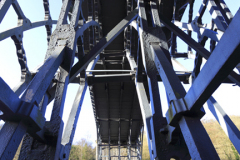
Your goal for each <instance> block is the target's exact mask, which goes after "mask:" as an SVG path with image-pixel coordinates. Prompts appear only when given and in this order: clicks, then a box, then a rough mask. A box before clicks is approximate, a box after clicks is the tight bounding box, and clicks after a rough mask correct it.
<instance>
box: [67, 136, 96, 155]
mask: <svg viewBox="0 0 240 160" xmlns="http://www.w3.org/2000/svg"><path fill="white" fill-rule="evenodd" d="M95 159H96V148H93V147H92V144H91V143H90V142H88V141H87V140H86V139H81V140H80V141H79V142H78V143H77V145H73V146H72V149H71V152H70V156H69V160H95Z"/></svg>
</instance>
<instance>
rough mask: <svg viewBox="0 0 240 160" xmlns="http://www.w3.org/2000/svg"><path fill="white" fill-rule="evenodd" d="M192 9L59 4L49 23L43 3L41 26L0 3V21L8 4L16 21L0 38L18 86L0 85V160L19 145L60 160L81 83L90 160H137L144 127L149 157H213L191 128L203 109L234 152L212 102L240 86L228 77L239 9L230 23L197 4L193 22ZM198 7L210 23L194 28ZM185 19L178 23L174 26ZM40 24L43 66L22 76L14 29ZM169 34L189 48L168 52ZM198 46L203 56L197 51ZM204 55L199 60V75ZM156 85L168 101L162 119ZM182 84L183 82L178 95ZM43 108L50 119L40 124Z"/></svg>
mask: <svg viewBox="0 0 240 160" xmlns="http://www.w3.org/2000/svg"><path fill="white" fill-rule="evenodd" d="M194 2H195V0H125V1H124V0H115V1H112V0H63V2H62V9H61V12H60V15H59V19H58V20H52V19H51V14H50V10H49V2H48V0H43V5H44V9H45V18H44V20H43V21H38V22H31V21H30V20H29V19H28V18H27V17H26V16H25V15H24V12H23V11H22V9H21V7H20V6H19V4H18V1H17V0H0V22H1V21H2V20H3V18H4V16H5V14H6V13H7V11H8V9H9V7H10V6H13V8H14V10H15V11H16V13H17V15H18V25H17V27H15V28H12V29H9V30H6V31H4V32H1V33H0V40H1V41H2V40H4V39H6V38H9V37H11V38H12V40H13V41H14V44H15V46H16V50H17V57H18V61H19V64H20V67H21V81H20V83H19V84H18V85H17V86H15V87H14V88H13V89H11V88H10V87H9V86H8V85H7V83H6V82H5V81H4V80H3V79H2V78H0V85H1V87H0V112H1V114H0V119H2V120H4V121H5V124H4V126H3V128H2V129H1V130H0V142H1V145H0V159H13V157H14V155H15V153H16V151H17V148H18V146H19V145H20V143H21V141H22V144H21V152H20V156H19V159H55V160H58V159H68V157H69V154H70V150H71V145H72V141H73V137H74V133H75V129H76V125H77V121H78V117H79V114H80V111H81V106H82V103H83V100H84V95H85V92H86V89H87V87H88V86H89V90H90V94H91V100H92V107H93V110H94V117H95V122H96V128H97V151H96V152H97V153H96V157H97V159H99V160H102V159H109V160H110V159H121V158H126V159H129V160H130V159H141V157H142V153H141V152H142V139H143V138H142V136H143V128H144V127H143V125H144V126H145V129H146V133H147V140H148V148H149V153H150V158H151V160H155V159H156V160H157V159H166V160H167V159H170V158H175V159H198V160H200V159H214V160H215V159H219V156H218V154H217V152H216V150H215V148H214V147H213V144H212V142H211V140H210V138H209V136H208V134H207V132H206V131H205V129H204V127H203V125H202V124H201V122H200V119H201V118H202V117H203V115H204V114H205V111H204V109H203V107H202V106H203V104H204V103H205V102H207V104H208V107H209V109H210V111H211V112H212V113H213V115H214V116H215V117H216V119H217V121H218V122H219V124H220V125H221V126H222V128H223V130H224V132H225V133H226V135H227V136H228V137H229V139H230V140H231V141H232V143H233V145H234V146H235V148H236V150H237V151H238V152H239V153H240V145H239V139H240V137H239V136H240V132H239V130H238V129H237V127H236V126H235V125H234V123H233V122H232V121H231V120H230V118H229V117H228V115H227V114H226V113H225V111H224V110H223V109H222V108H221V106H220V105H219V104H218V103H217V102H216V100H215V99H214V98H213V97H212V94H213V92H214V91H215V90H216V89H217V88H218V87H219V86H220V85H221V84H222V83H232V84H236V85H238V86H239V85H240V76H239V74H238V73H236V72H234V71H233V69H234V68H235V67H236V66H237V68H239V67H238V64H239V61H240V54H239V51H240V36H239V35H240V28H239V25H238V24H239V23H240V11H238V12H237V13H236V14H235V16H233V15H232V14H231V11H230V10H229V8H228V7H227V5H226V4H225V2H224V0H203V1H202V5H201V6H198V7H199V8H200V9H199V12H198V14H197V16H196V17H193V5H194ZM187 6H189V11H187V10H186V8H187ZM207 10H208V11H209V13H210V15H211V16H212V17H211V19H212V21H211V23H210V24H203V23H202V17H203V14H204V12H208V11H207ZM184 12H188V16H189V20H188V22H187V23H185V22H181V19H182V16H183V13H184ZM53 24H56V29H55V30H54V31H53V32H52V30H51V29H52V25H53ZM41 26H45V27H46V32H47V40H48V50H47V53H46V55H45V60H44V63H43V64H42V65H41V66H40V67H39V68H38V69H37V72H36V73H31V72H30V71H29V69H28V66H27V60H26V53H25V51H24V48H23V32H24V31H27V30H29V29H33V28H36V27H41ZM183 30H186V31H187V33H185V32H184V31H183ZM192 32H196V33H197V35H198V40H197V41H196V40H194V39H193V38H191V36H192ZM177 37H179V38H180V39H182V40H183V41H184V42H185V43H186V44H187V45H188V46H189V47H188V48H187V51H186V52H185V53H179V52H178V51H177V48H178V47H177V40H176V38H177ZM207 39H210V40H211V41H210V43H211V47H210V51H208V50H207V49H206V48H205V47H204V45H205V43H206V42H207ZM192 50H195V51H196V54H194V53H193V51H192ZM74 58H77V59H78V62H77V63H76V64H74V63H73V62H74ZM178 58H190V59H195V64H194V68H193V70H192V71H188V70H186V69H185V68H184V67H183V65H182V64H180V62H179V61H178V60H177V59H178ZM203 58H205V59H206V60H207V61H206V63H205V64H204V66H203V67H202V68H201V66H202V59H203ZM73 64H74V65H73ZM173 64H177V65H178V66H179V68H177V69H178V71H176V70H174V68H173ZM179 70H180V72H179ZM159 82H161V83H163V84H164V87H165V91H166V94H167V99H168V105H169V107H168V111H167V113H166V115H165V116H163V113H162V106H161V101H160V94H159V87H158V83H159ZM182 82H183V83H188V84H191V87H190V89H189V90H188V91H187V92H186V91H185V89H184V87H183V84H182ZM69 83H77V84H79V89H78V92H77V94H76V97H75V100H74V103H73V105H72V108H71V112H70V116H69V119H68V122H67V123H66V124H65V125H66V127H65V130H63V128H64V126H63V121H62V115H63V109H64V102H65V97H66V91H67V86H68V84H69ZM51 101H54V104H53V109H52V114H51V120H50V121H46V120H45V112H46V108H47V107H48V104H49V103H50V102H51ZM124 149H125V150H126V151H127V152H126V154H122V150H124ZM113 150H114V152H113ZM116 153H118V154H116Z"/></svg>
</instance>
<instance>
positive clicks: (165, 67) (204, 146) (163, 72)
mask: <svg viewBox="0 0 240 160" xmlns="http://www.w3.org/2000/svg"><path fill="white" fill-rule="evenodd" d="M151 48H152V54H153V57H154V60H155V64H156V66H158V72H159V74H160V76H161V78H162V81H163V83H164V86H165V88H166V91H167V94H168V97H169V99H170V101H172V102H171V106H170V109H171V108H172V107H176V110H177V112H183V111H184V108H186V106H184V105H185V103H184V102H183V100H182V98H183V97H185V95H186V91H185V90H184V88H183V86H182V84H181V82H180V81H179V79H178V78H177V76H176V74H175V72H174V71H173V68H172V66H171V65H170V63H169V62H168V59H167V58H166V56H165V53H164V52H163V50H162V49H161V47H160V44H159V43H158V44H152V45H151ZM171 113H172V112H171V110H169V111H168V112H167V117H168V118H169V117H171V116H172V115H171ZM168 122H170V121H169V120H168ZM194 124H195V126H194ZM179 126H180V129H181V131H182V133H183V136H184V139H185V142H186V144H187V146H188V149H189V151H190V152H189V153H190V154H191V157H192V158H193V159H194V158H195V159H207V158H210V157H211V159H219V157H218V155H217V153H216V150H215V149H214V147H213V145H212V143H211V140H210V138H209V137H208V134H207V132H206V131H205V129H204V127H203V126H202V124H201V122H200V118H197V117H195V118H189V117H185V116H183V117H182V118H181V120H180V121H179ZM196 126H197V127H196ZM176 127H177V126H176Z"/></svg>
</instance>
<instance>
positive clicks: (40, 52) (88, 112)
mask: <svg viewBox="0 0 240 160" xmlns="http://www.w3.org/2000/svg"><path fill="white" fill-rule="evenodd" d="M18 2H19V4H20V6H21V8H22V10H23V12H24V14H25V16H26V17H27V18H28V19H30V21H31V22H35V21H39V20H43V19H44V9H43V4H42V0H31V1H30V0H18ZM49 2H50V11H51V16H52V19H53V20H57V19H58V16H59V13H60V9H61V3H62V0H49ZM226 3H227V5H228V7H229V8H230V10H231V11H232V13H233V15H234V14H235V13H236V11H237V10H238V7H237V5H236V4H238V3H239V2H238V1H237V0H231V1H226ZM200 4H201V0H195V5H194V14H193V17H195V15H196V14H197V11H198V10H199V8H200ZM186 11H187V12H188V8H187V10H186ZM209 16H210V14H209V12H207V11H206V12H205V15H204V17H203V23H209V22H210V19H209ZM187 21H188V16H187V14H184V16H183V19H182V22H187ZM16 25H17V15H16V13H15V12H14V10H13V8H12V7H11V8H10V9H9V10H8V12H7V14H6V16H5V18H4V19H3V21H2V23H1V24H0V32H3V31H4V30H7V29H9V28H12V27H15V26H16ZM54 28H55V26H54V27H53V29H54ZM193 37H194V38H195V39H196V34H194V33H193ZM207 43H208V42H207ZM23 45H24V49H25V52H26V56H27V63H28V67H29V69H30V70H31V71H34V70H35V68H36V67H37V66H38V65H40V64H41V63H42V62H43V60H44V56H45V53H46V50H47V36H46V31H45V27H39V28H35V29H32V30H29V31H26V32H24V38H23ZM178 46H179V47H178V51H179V52H186V50H187V46H186V45H185V44H184V43H183V42H182V41H181V40H179V39H178ZM0 48H1V53H0V65H1V67H0V76H1V78H3V80H4V81H5V82H6V83H7V84H8V85H9V86H10V87H11V88H13V87H14V86H15V85H16V84H17V83H18V82H19V80H20V66H19V64H18V60H17V56H16V48H15V45H14V43H13V41H12V40H11V38H8V39H5V40H3V41H1V42H0ZM206 48H207V49H208V48H209V44H208V45H206ZM179 61H180V62H181V63H182V64H184V66H185V67H186V68H187V69H188V70H190V71H191V70H192V68H193V65H194V61H193V60H186V59H180V60H179ZM159 86H160V87H159V88H160V95H161V101H162V106H163V113H164V115H165V112H166V111H167V106H168V104H167V101H166V94H165V91H164V87H163V85H162V83H159ZM184 87H185V89H186V90H188V89H189V87H190V85H184ZM199 87H201V86H199ZM77 89H78V85H77V84H70V85H69V87H68V91H67V97H66V100H65V108H64V115H63V120H64V122H65V123H64V124H66V122H67V118H68V115H69V112H70V109H71V106H72V103H73V100H74V98H75V95H76V92H77ZM238 93H240V89H239V87H238V86H233V85H232V84H228V85H226V84H223V85H221V86H220V87H219V88H218V89H217V91H216V92H215V93H214V94H213V96H214V97H215V99H216V100H217V101H218V102H219V104H220V105H221V106H222V107H223V108H224V110H225V111H226V112H227V113H228V114H229V115H239V112H237V111H239V109H238V108H239V107H240V104H239V103H238V99H239V98H238ZM51 107H52V104H50V105H49V106H48V109H47V113H46V119H47V120H49V119H50V114H51V113H50V111H51ZM205 110H206V113H207V114H206V116H205V117H204V119H211V118H213V117H212V116H211V113H209V111H208V109H207V107H205ZM81 138H86V139H88V140H90V141H92V143H93V145H94V143H95V140H96V127H95V120H94V116H93V111H92V106H91V101H90V94H89V91H88V90H87V92H86V95H85V99H84V102H83V105H82V109H81V113H80V117H79V121H78V126H77V129H76V133H75V137H74V143H75V144H76V143H77V142H78V141H79V140H80V139H81Z"/></svg>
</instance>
